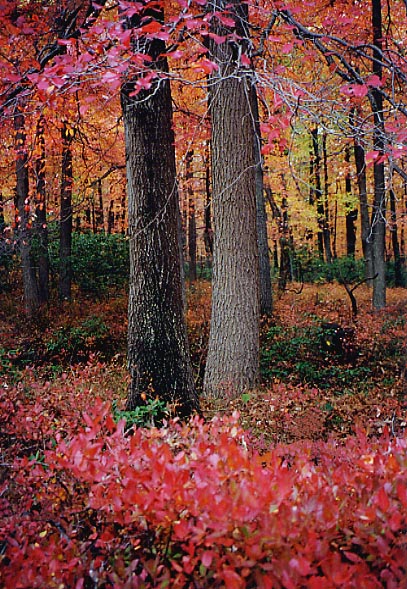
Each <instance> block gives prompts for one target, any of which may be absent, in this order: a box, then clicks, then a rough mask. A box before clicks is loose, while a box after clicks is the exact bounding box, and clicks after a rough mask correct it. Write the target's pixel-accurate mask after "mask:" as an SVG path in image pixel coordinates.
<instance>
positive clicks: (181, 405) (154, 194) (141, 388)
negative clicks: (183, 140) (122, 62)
mask: <svg viewBox="0 0 407 589" xmlns="http://www.w3.org/2000/svg"><path fill="white" fill-rule="evenodd" d="M144 4H147V2H145V3H144ZM162 16H163V15H162V12H161V11H159V10H158V9H156V10H154V11H153V10H151V11H149V10H148V9H144V10H142V11H141V13H140V14H136V15H134V16H133V17H131V19H127V20H126V26H127V27H132V28H137V27H138V26H140V20H141V19H142V18H144V19H148V18H149V17H151V18H154V19H157V18H158V19H161V18H162ZM140 44H141V45H142V47H143V50H144V51H145V52H146V54H148V55H149V57H150V58H151V59H152V63H153V64H154V66H155V67H156V68H157V70H158V71H162V72H166V71H167V63H166V61H165V60H164V59H163V58H160V57H159V56H160V54H162V53H163V52H165V45H164V43H163V42H162V41H158V40H154V41H149V40H147V39H142V40H140ZM157 75H158V76H160V74H159V73H158V74H157ZM136 82H137V78H135V79H130V80H128V81H127V82H126V83H125V84H124V85H123V87H122V92H121V102H122V110H123V121H124V130H125V146H126V167H127V190H128V206H129V237H130V285H129V289H130V290H129V328H128V329H129V332H128V363H129V369H130V374H131V384H130V387H129V396H128V400H127V408H128V409H134V408H135V407H136V406H139V405H142V404H143V403H144V398H145V395H149V396H152V397H153V398H154V397H155V396H158V397H159V398H160V399H162V400H164V401H166V402H169V403H172V404H174V407H175V410H176V411H177V413H178V414H179V415H181V416H187V415H189V414H190V413H191V412H193V411H194V410H197V409H198V399H197V395H196V392H195V387H194V380H193V375H192V368H191V363H190V358H189V348H188V343H187V335H186V324H185V317H184V307H183V295H182V276H181V264H180V241H179V219H180V212H179V205H178V190H177V183H176V169H175V150H174V134H173V130H172V103H171V90H170V85H169V81H168V79H166V77H165V75H164V76H162V77H159V81H158V80H157V81H156V83H153V84H152V86H151V88H150V89H149V90H142V91H140V92H139V93H138V94H136V95H135V96H130V94H132V93H133V92H134V89H135V84H136Z"/></svg>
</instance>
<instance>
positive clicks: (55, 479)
mask: <svg viewBox="0 0 407 589" xmlns="http://www.w3.org/2000/svg"><path fill="white" fill-rule="evenodd" d="M358 295H359V296H358V302H359V306H360V313H359V317H358V319H357V322H353V321H351V318H350V315H349V310H348V305H347V300H346V297H345V293H344V292H343V289H341V288H340V287H339V286H334V285H327V286H318V287H316V286H306V287H305V288H304V290H303V292H302V293H301V294H296V293H295V292H294V291H293V292H286V293H284V295H283V296H282V297H281V298H280V299H278V300H277V301H276V306H275V313H274V316H273V317H272V318H271V319H269V320H267V321H264V322H263V325H262V357H261V370H262V379H263V382H262V386H260V387H259V388H258V389H257V390H256V391H252V392H250V393H245V394H243V395H241V396H239V397H237V398H232V396H231V397H230V398H224V399H221V400H213V399H202V407H203V410H204V413H205V415H206V417H207V421H206V423H204V422H202V421H199V420H195V421H193V422H191V423H189V424H185V425H181V424H178V423H176V422H175V423H173V422H170V423H169V424H168V425H167V426H166V427H163V428H154V427H153V428H151V427H149V428H142V427H139V428H137V429H134V428H133V430H132V435H129V434H130V432H129V430H128V429H126V427H128V424H127V426H126V427H125V425H124V423H123V421H122V422H120V423H119V425H116V424H115V422H114V421H113V419H112V412H111V409H110V403H109V402H111V401H112V400H116V401H117V405H116V409H114V411H113V417H116V418H118V417H120V415H121V414H120V411H119V409H120V405H121V402H122V401H123V400H124V398H125V396H126V389H127V382H128V381H127V374H126V370H125V346H126V308H127V304H126V299H125V297H124V296H115V297H114V298H111V299H108V298H105V299H104V300H102V301H99V302H95V301H93V300H88V299H84V298H80V299H79V298H78V300H75V301H74V302H73V303H72V304H71V305H61V306H56V307H53V308H52V309H50V310H49V312H48V313H47V316H45V317H43V318H42V319H41V320H40V321H38V322H31V323H27V322H26V320H25V319H24V318H23V315H22V312H21V309H19V308H18V306H16V305H15V302H16V298H15V295H14V298H12V297H11V295H5V294H4V295H2V299H1V301H0V302H1V305H0V309H1V311H0V334H1V335H0V337H1V339H0V342H1V343H0V449H1V451H0V587H1V588H2V587H7V588H8V587H15V588H16V589H37V588H38V589H40V588H41V589H42V588H43V587H47V588H50V589H54V588H58V589H62V588H66V589H71V588H72V589H95V588H100V589H158V588H161V589H164V588H165V587H171V588H174V589H176V588H179V589H192V588H194V589H197V588H199V589H207V587H214V588H215V589H216V588H219V589H223V588H226V589H254V588H256V589H303V588H309V589H335V588H343V589H360V588H362V587H363V588H365V589H380V588H386V589H407V570H406V566H405V563H406V556H407V544H406V530H407V455H406V448H407V435H406V434H407V432H406V421H407V416H406V410H407V403H406V381H405V373H406V347H405V346H406V337H405V335H406V315H407V314H406V310H407V309H406V307H407V292H406V291H403V290H399V291H397V290H393V291H390V292H389V306H388V308H387V309H386V310H384V311H383V312H380V313H373V312H372V311H371V310H370V304H369V300H368V297H369V293H368V291H367V290H363V289H360V290H359V291H358ZM209 313H210V292H209V286H208V284H206V283H203V284H197V285H195V286H194V287H193V288H192V289H191V291H190V293H189V310H188V325H189V330H190V337H191V351H192V356H193V362H194V366H195V369H196V374H197V385H198V387H199V386H200V384H201V379H202V373H203V364H204V358H205V351H206V345H207V337H208V326H209ZM333 324H334V325H333ZM337 326H339V327H337ZM338 334H339V335H340V337H339V338H338V337H337V336H338ZM106 401H108V403H106ZM239 421H240V423H239ZM242 426H243V427H242Z"/></svg>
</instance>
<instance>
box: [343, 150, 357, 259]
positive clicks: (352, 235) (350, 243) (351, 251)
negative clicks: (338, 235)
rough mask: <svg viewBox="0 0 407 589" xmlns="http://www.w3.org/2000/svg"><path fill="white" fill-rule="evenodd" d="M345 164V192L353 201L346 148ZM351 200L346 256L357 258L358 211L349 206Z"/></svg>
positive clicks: (348, 155)
mask: <svg viewBox="0 0 407 589" xmlns="http://www.w3.org/2000/svg"><path fill="white" fill-rule="evenodd" d="M345 162H346V164H347V170H346V176H345V192H346V196H347V198H349V200H351V199H352V180H351V176H350V169H349V167H350V150H349V147H346V148H345ZM349 200H348V201H347V202H346V203H345V208H346V218H345V221H346V255H347V256H350V257H352V258H354V257H355V252H356V221H357V218H358V211H357V209H354V208H353V206H352V205H350V204H349Z"/></svg>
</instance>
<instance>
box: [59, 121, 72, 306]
mask: <svg viewBox="0 0 407 589" xmlns="http://www.w3.org/2000/svg"><path fill="white" fill-rule="evenodd" d="M73 136H74V131H73V129H72V128H71V127H70V126H69V125H68V124H67V123H66V122H64V123H63V125H62V129H61V139H62V168H61V212H60V224H59V298H60V299H61V300H65V301H69V300H70V299H71V290H72V261H71V256H72V183H73V169H72V139H73Z"/></svg>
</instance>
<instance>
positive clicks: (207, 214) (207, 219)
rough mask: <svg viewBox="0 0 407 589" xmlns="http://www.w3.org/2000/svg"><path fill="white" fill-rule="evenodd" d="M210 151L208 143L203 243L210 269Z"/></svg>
mask: <svg viewBox="0 0 407 589" xmlns="http://www.w3.org/2000/svg"><path fill="white" fill-rule="evenodd" d="M209 152H210V150H209V142H208V143H207V144H206V149H205V196H206V199H205V230H204V242H205V253H206V265H207V267H208V268H211V267H212V256H213V229H212V217H211V202H212V195H211V167H210V153H209Z"/></svg>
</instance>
